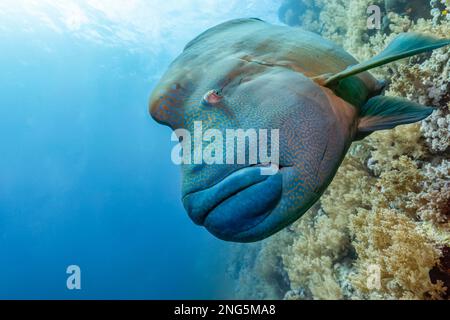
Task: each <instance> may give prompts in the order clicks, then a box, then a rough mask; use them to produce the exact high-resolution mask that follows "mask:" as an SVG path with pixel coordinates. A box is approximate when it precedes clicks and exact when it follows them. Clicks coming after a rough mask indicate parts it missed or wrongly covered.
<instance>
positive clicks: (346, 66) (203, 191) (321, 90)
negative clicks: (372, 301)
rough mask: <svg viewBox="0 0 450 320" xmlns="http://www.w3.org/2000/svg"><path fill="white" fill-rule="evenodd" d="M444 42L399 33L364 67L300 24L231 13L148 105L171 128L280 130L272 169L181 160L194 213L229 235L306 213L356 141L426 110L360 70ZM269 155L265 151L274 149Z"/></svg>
mask: <svg viewBox="0 0 450 320" xmlns="http://www.w3.org/2000/svg"><path fill="white" fill-rule="evenodd" d="M449 43H450V42H449V40H446V39H445V40H439V39H435V38H432V37H428V36H423V35H419V34H412V33H405V34H401V35H399V36H398V37H397V38H396V39H395V40H394V41H393V42H392V43H391V44H390V45H389V46H388V47H387V48H386V49H385V50H384V51H383V52H382V53H380V54H379V55H377V56H375V57H373V58H372V59H370V60H369V61H366V62H364V63H358V61H357V60H356V59H355V58H354V57H352V56H351V55H350V54H348V53H347V52H346V51H344V50H343V49H342V48H341V47H339V46H337V45H336V44H334V43H332V42H330V41H327V40H325V39H323V38H321V37H320V36H318V35H316V34H313V33H310V32H306V31H302V30H301V29H298V28H292V27H286V26H275V25H271V24H269V23H266V22H264V21H262V20H259V19H239V20H233V21H229V22H226V23H223V24H221V25H218V26H216V27H214V28H212V29H209V30H207V31H206V32H204V33H203V34H201V35H199V36H198V37H197V38H195V39H194V40H192V41H191V42H190V43H189V44H188V45H187V46H186V47H185V49H184V51H183V53H182V54H181V55H180V56H179V57H178V58H177V59H176V60H175V61H174V62H173V63H172V64H171V65H170V67H169V69H168V71H167V73H166V74H165V75H164V77H163V78H162V79H161V81H160V83H159V84H158V85H157V87H156V88H155V90H154V92H153V94H152V96H151V100H150V113H151V116H152V117H153V118H154V119H155V120H156V121H158V122H159V123H161V124H164V125H168V126H170V127H171V128H172V129H174V130H176V129H180V128H184V129H187V130H190V131H193V130H194V122H195V121H202V124H203V130H207V129H217V130H219V131H220V130H222V131H225V130H226V129H237V128H241V129H244V130H246V129H250V128H255V129H261V128H265V129H279V130H280V131H279V135H280V140H279V150H280V157H279V171H278V172H277V173H276V174H274V175H261V174H260V173H261V170H260V169H261V168H259V167H258V166H254V165H250V164H248V163H247V164H233V165H232V164H223V165H221V164H215V165H206V164H205V163H202V164H184V165H182V175H183V182H182V201H183V204H184V207H185V208H186V210H187V212H188V214H189V216H190V217H191V218H192V220H193V221H194V222H195V223H197V224H199V225H203V226H205V227H206V228H207V229H208V230H209V231H210V232H211V233H212V234H214V235H215V236H217V237H219V238H221V239H224V240H228V241H236V242H252V241H258V240H261V239H264V238H266V237H268V236H270V235H272V234H274V233H275V232H277V231H279V230H281V229H283V228H284V227H286V226H288V225H289V224H291V223H292V222H294V221H295V220H297V219H298V218H299V217H301V216H302V215H303V214H304V213H305V212H306V211H307V210H308V209H309V208H310V207H311V206H312V205H313V204H314V203H315V202H316V201H317V200H318V199H319V198H320V196H321V195H322V193H323V192H324V191H325V189H326V188H327V186H328V185H329V184H330V182H331V181H332V179H333V177H334V175H335V173H336V171H337V169H338V168H339V166H340V164H341V162H342V160H343V158H344V156H345V154H346V152H347V150H348V148H349V146H350V145H351V143H352V141H355V140H358V139H361V138H363V137H365V136H367V135H369V134H370V133H372V132H373V131H376V130H383V129H390V128H393V127H395V126H397V125H401V124H407V123H412V122H416V121H419V120H422V119H424V118H426V117H427V116H429V115H430V114H431V113H432V111H433V109H432V108H430V107H426V106H422V105H419V104H416V103H413V102H410V101H408V100H405V99H401V98H393V97H385V96H381V95H380V92H381V91H382V88H383V85H382V82H380V81H378V80H376V79H375V78H374V77H373V76H372V75H371V74H369V73H368V72H367V70H369V69H371V68H374V67H377V66H380V65H383V64H386V63H389V62H392V61H395V60H398V59H401V58H405V57H408V56H412V55H415V54H419V53H422V52H426V51H431V50H433V49H436V48H439V47H442V46H444V45H447V44H449ZM269 150H270V148H269Z"/></svg>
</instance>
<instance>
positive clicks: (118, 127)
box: [0, 0, 450, 299]
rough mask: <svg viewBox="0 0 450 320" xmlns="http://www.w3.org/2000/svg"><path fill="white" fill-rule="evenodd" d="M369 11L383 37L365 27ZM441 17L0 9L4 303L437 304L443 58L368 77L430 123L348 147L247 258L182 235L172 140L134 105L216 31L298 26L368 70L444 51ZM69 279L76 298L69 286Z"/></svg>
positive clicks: (373, 0)
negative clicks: (322, 182) (424, 41)
mask: <svg viewBox="0 0 450 320" xmlns="http://www.w3.org/2000/svg"><path fill="white" fill-rule="evenodd" d="M371 5H377V6H379V8H380V9H381V12H382V21H381V27H380V29H374V30H371V29H368V26H367V19H368V16H369V14H368V13H367V9H368V7H369V6H371ZM449 11H450V1H445V0H442V1H441V0H431V1H429V0H413V1H405V0H348V1H347V0H278V1H275V0H274V1H270V0H259V1H256V0H251V1H237V0H226V1H225V0H166V1H161V0H149V1H144V0H132V1H124V0H123V1H119V0H111V1H100V0H80V1H75V0H61V1H50V0H41V1H38V0H35V1H34V0H18V1H12V0H2V1H0V48H1V52H0V93H1V99H2V100H1V104H0V150H1V151H0V239H1V240H0V241H1V242H0V298H3V299H5V298H44V299H47V298H56V299H79V298H88V299H91V298H97V299H108V298H109V299H111V298H112V299H117V298H118V299H127V298H135V299H197V298H204V299H207V298H211V299H215V298H245V299H249V298H250V299H446V298H448V296H449V295H448V293H447V287H449V286H450V222H449V217H450V178H449V177H450V160H449V155H450V111H449V102H450V96H449V94H448V90H449V85H448V83H449V79H450V62H449V61H450V55H449V48H443V49H439V50H436V51H435V52H433V53H431V54H424V55H421V56H419V57H413V58H409V59H405V60H403V61H400V62H397V63H394V64H390V65H388V66H383V67H381V68H378V69H376V70H373V71H371V72H372V73H373V74H374V75H375V76H376V77H377V78H379V79H386V80H387V81H388V86H387V90H386V93H385V94H386V95H390V96H401V97H407V98H408V99H410V100H413V101H416V102H419V103H422V104H426V105H432V106H434V107H436V108H437V110H436V111H435V112H434V113H433V114H432V115H431V116H430V117H429V118H428V119H427V120H425V121H422V123H418V124H412V125H407V126H400V127H398V128H396V129H394V130H389V131H383V132H378V133H375V134H373V135H371V136H369V137H367V138H366V139H364V140H362V141H360V142H358V143H354V144H353V146H352V148H351V149H350V151H349V153H348V155H347V157H346V159H345V160H344V163H343V165H342V166H341V168H340V169H339V172H338V174H337V175H336V177H335V179H334V181H333V183H332V184H331V186H330V187H329V188H328V190H327V192H326V193H325V194H324V196H323V197H322V198H321V201H320V202H319V203H317V204H316V205H315V206H314V207H313V208H312V209H311V210H309V211H308V213H306V214H305V216H303V217H302V218H301V219H299V220H298V221H297V222H296V223H294V224H293V225H292V226H290V227H289V228H287V229H285V230H283V231H281V232H280V233H278V234H276V235H275V236H273V237H271V238H269V239H267V240H264V241H262V242H259V243H255V244H245V245H244V244H230V243H225V242H222V241H220V240H217V239H216V238H214V237H213V236H211V235H210V234H209V233H208V232H206V231H205V230H203V229H202V228H199V227H196V226H195V225H194V224H193V223H192V222H191V221H190V219H189V218H188V216H187V214H186V213H185V212H184V209H183V207H182V204H181V201H180V172H179V171H180V170H179V168H178V167H177V166H175V165H173V164H172V162H171V160H170V152H171V149H172V146H173V144H171V143H170V130H169V129H168V128H164V127H162V126H159V125H157V124H156V123H154V122H153V121H152V120H151V119H150V116H149V115H148V111H147V103H148V98H149V94H150V92H151V91H152V89H153V87H154V85H155V84H156V82H157V81H158V80H159V78H160V77H161V75H162V73H163V72H164V71H165V69H166V68H167V66H168V65H169V63H170V62H171V61H172V60H173V59H174V58H175V57H176V56H177V55H178V54H179V52H180V51H181V50H182V48H183V47H184V45H185V44H186V43H187V42H188V41H189V40H191V39H192V38H193V37H195V36H196V35H197V34H199V33H200V32H202V31H204V30H205V29H207V28H209V27H211V26H214V25H216V24H218V23H220V22H224V21H227V20H229V19H233V18H240V17H258V18H261V19H263V20H266V21H268V22H271V23H277V24H287V25H290V26H295V27H302V28H305V29H307V30H310V31H313V32H316V33H319V34H320V35H322V36H323V37H325V38H327V39H330V40H332V41H335V42H337V43H338V44H340V45H341V46H343V47H344V49H345V50H347V51H348V52H350V53H351V54H352V55H354V56H355V57H356V58H357V59H358V60H360V61H363V60H367V59H368V58H370V57H372V56H374V55H375V54H377V53H378V52H380V51H382V50H383V48H384V47H385V46H386V45H387V43H389V42H390V41H391V40H392V39H393V38H394V37H395V36H396V35H397V34H398V33H401V32H406V31H417V32H421V33H427V34H433V35H435V36H438V37H449V35H450V19H449V17H450V15H449V14H448V12H449ZM69 265H78V266H80V268H81V272H82V277H81V283H82V289H81V290H73V291H71V290H68V289H67V288H66V279H67V277H68V275H67V274H66V268H67V266H69ZM374 268H375V270H377V272H378V274H379V276H380V281H379V283H378V285H376V286H374V287H373V286H369V284H368V282H367V279H368V278H369V277H370V275H371V272H373V270H374Z"/></svg>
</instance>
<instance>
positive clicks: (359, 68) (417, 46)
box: [317, 33, 450, 87]
mask: <svg viewBox="0 0 450 320" xmlns="http://www.w3.org/2000/svg"><path fill="white" fill-rule="evenodd" d="M449 44H450V40H449V39H437V38H434V37H430V36H426V35H422V34H417V33H402V34H400V35H399V36H397V37H396V38H395V39H394V40H393V41H392V42H391V43H390V44H389V45H388V46H387V47H386V49H385V50H384V51H382V52H381V53H380V54H378V55H376V56H375V57H373V58H372V59H369V60H368V61H366V62H363V63H360V64H357V65H353V66H350V67H348V68H347V69H345V70H344V71H342V72H339V73H336V74H326V75H322V76H319V77H317V81H318V82H319V83H321V84H322V85H324V86H326V87H334V86H335V85H336V84H337V83H338V82H339V81H340V80H342V79H345V78H348V77H350V76H353V75H355V74H358V73H361V72H364V71H367V70H370V69H373V68H375V67H379V66H382V65H384V64H387V63H389V62H393V61H396V60H399V59H403V58H406V57H410V56H413V55H416V54H419V53H423V52H427V51H432V50H434V49H437V48H440V47H443V46H446V45H449Z"/></svg>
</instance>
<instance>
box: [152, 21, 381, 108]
mask: <svg viewBox="0 0 450 320" xmlns="http://www.w3.org/2000/svg"><path fill="white" fill-rule="evenodd" d="M356 63H357V60H356V59H354V58H353V57H352V56H351V55H350V54H348V53H347V52H345V51H344V50H343V49H342V48H341V47H339V46H337V45H335V44H334V43H332V42H330V41H327V40H325V39H323V38H322V37H320V36H318V35H316V34H314V33H311V32H307V31H304V30H302V29H299V28H292V27H285V26H276V25H272V24H269V23H266V22H264V21H261V20H259V19H238V20H232V21H229V22H226V23H223V24H220V25H218V26H216V27H213V28H211V29H209V30H207V31H205V32H204V33H202V34H200V35H199V36H198V37H196V38H195V39H194V40H192V41H191V42H189V43H188V44H187V45H186V47H185V49H184V51H183V52H182V53H181V55H180V56H179V57H178V58H177V59H176V60H175V61H174V62H173V63H172V64H171V65H170V67H169V69H168V70H167V72H166V73H165V75H164V76H163V78H162V79H161V81H160V82H159V84H158V85H157V87H156V89H155V90H154V92H153V94H152V97H151V101H150V107H151V108H153V109H156V108H160V107H161V103H160V100H161V98H162V97H164V96H165V95H166V93H167V92H171V94H172V95H173V94H176V92H174V88H179V89H178V90H179V91H180V93H179V96H182V97H190V96H191V97H192V96H194V93H195V95H196V96H197V95H198V94H200V93H199V92H197V91H196V90H201V89H204V87H205V89H208V88H207V87H208V85H209V86H210V88H209V89H214V85H217V84H219V83H220V81H221V80H223V81H225V80H226V78H227V77H229V76H230V75H232V74H233V70H234V71H235V72H240V73H242V72H251V68H254V69H257V70H260V68H261V66H265V67H267V66H279V67H285V68H289V69H292V70H293V71H296V72H300V73H302V74H304V75H305V76H307V77H309V78H311V77H315V76H319V75H323V74H327V73H337V72H340V71H342V70H344V69H345V68H347V67H348V66H350V65H354V64H356ZM243 64H246V65H250V66H248V67H246V68H242V65H243ZM253 66H254V67H253ZM358 77H360V79H362V80H363V82H365V83H366V84H367V86H368V87H370V86H371V83H372V82H373V78H372V77H371V76H370V75H369V74H368V73H362V74H361V75H359V76H358ZM211 87H212V88H211ZM199 88H200V89H199ZM181 91H182V92H181Z"/></svg>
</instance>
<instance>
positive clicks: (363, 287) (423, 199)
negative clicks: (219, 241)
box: [230, 0, 450, 299]
mask: <svg viewBox="0 0 450 320" xmlns="http://www.w3.org/2000/svg"><path fill="white" fill-rule="evenodd" d="M373 4H376V5H379V6H380V8H382V13H383V23H382V28H381V30H368V28H367V18H368V14H367V8H368V7H369V6H370V5H373ZM447 10H448V11H447ZM448 12H450V0H447V1H440V0H432V1H430V2H429V1H425V0H420V1H403V0H397V1H395V0H392V1H389V0H386V1H374V0H354V1H353V0H352V1H346V0H285V1H284V3H283V5H282V7H281V8H280V12H279V15H280V19H281V20H282V21H284V22H285V23H287V24H289V25H298V26H300V27H303V28H306V29H308V30H311V31H314V32H317V33H320V34H321V35H322V36H324V37H325V38H328V39H331V40H333V41H335V42H337V43H339V44H341V45H342V46H343V47H344V48H345V49H346V50H347V51H349V52H350V53H351V54H353V55H354V56H355V57H356V58H357V59H359V60H360V61H362V60H365V59H367V58H369V57H371V56H373V55H375V54H377V53H378V52H380V51H381V50H382V49H383V48H384V47H385V46H386V45H387V43H389V42H390V41H391V40H392V38H393V37H395V36H396V35H397V34H398V33H400V32H405V31H416V32H421V33H429V34H433V35H435V36H438V37H448V36H449V35H450V13H449V14H447V13H448ZM372 73H373V74H374V75H375V76H377V77H379V78H384V79H386V80H387V81H388V86H387V90H386V92H385V94H386V95H389V96H401V97H407V98H408V99H410V100H414V101H417V102H420V103H422V104H427V105H433V106H434V107H436V108H437V110H436V111H435V112H434V113H433V114H432V115H431V116H430V117H429V118H428V119H427V120H425V121H423V122H422V123H419V124H413V125H407V126H400V127H397V128H396V129H394V130H389V131H382V132H377V133H375V134H373V135H371V136H369V137H367V138H365V139H364V140H362V141H360V142H357V143H354V144H353V145H352V147H351V149H350V151H349V153H348V155H347V156H346V158H345V160H344V162H343V164H342V166H341V167H340V169H339V171H338V173H337V175H336V177H335V179H334V181H333V182H332V184H331V185H330V187H329V188H328V190H327V191H326V193H325V194H324V196H323V197H322V198H321V200H320V202H319V203H318V204H317V205H316V206H315V207H313V208H312V209H311V210H310V211H309V212H308V213H306V214H305V215H304V216H303V217H302V218H301V219H299V220H298V221H297V222H296V223H295V224H293V225H292V226H291V227H289V228H287V229H285V230H283V231H282V232H280V233H278V234H276V235H275V236H273V237H271V238H269V239H267V240H265V241H263V242H261V243H258V244H252V245H236V247H235V253H234V258H235V259H234V260H232V262H231V263H230V271H231V272H232V273H233V275H234V276H235V277H236V278H237V279H238V280H239V286H238V288H237V290H236V293H237V296H238V297H239V298H263V299H264V298H276V299H279V298H284V299H448V297H449V293H450V289H449V292H447V287H450V178H449V177H450V160H449V156H450V109H449V108H450V94H449V87H450V85H449V80H450V49H449V48H448V47H447V48H444V49H439V50H436V51H435V52H433V53H431V54H425V55H421V56H418V57H413V58H409V59H406V60H403V61H401V62H397V63H393V64H389V65H387V66H384V67H381V68H378V69H376V70H374V71H373V72H372Z"/></svg>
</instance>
